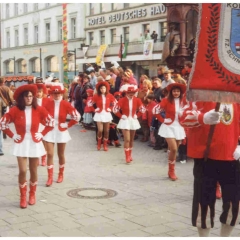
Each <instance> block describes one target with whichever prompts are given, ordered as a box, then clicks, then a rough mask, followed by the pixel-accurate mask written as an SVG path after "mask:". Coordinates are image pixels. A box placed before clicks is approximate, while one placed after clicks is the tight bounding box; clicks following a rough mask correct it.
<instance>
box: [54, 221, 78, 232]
mask: <svg viewBox="0 0 240 240" xmlns="http://www.w3.org/2000/svg"><path fill="white" fill-rule="evenodd" d="M53 225H54V226H57V227H58V228H60V229H64V230H68V229H74V228H79V227H81V225H80V224H78V223H76V222H74V221H68V220H66V221H65V220H61V222H57V223H53Z"/></svg>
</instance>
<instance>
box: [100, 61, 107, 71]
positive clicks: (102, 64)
mask: <svg viewBox="0 0 240 240" xmlns="http://www.w3.org/2000/svg"><path fill="white" fill-rule="evenodd" d="M101 68H102V69H106V66H105V63H104V62H103V61H102V62H101Z"/></svg>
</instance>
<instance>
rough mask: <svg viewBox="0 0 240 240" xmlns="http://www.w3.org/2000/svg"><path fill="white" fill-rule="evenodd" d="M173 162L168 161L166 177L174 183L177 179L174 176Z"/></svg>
mask: <svg viewBox="0 0 240 240" xmlns="http://www.w3.org/2000/svg"><path fill="white" fill-rule="evenodd" d="M175 162H176V161H175V160H172V161H171V160H168V167H169V168H168V177H169V178H170V179H171V180H172V181H176V180H177V179H178V178H177V176H176V175H175Z"/></svg>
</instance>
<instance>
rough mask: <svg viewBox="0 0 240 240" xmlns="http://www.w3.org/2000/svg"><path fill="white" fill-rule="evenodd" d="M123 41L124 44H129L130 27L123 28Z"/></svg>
mask: <svg viewBox="0 0 240 240" xmlns="http://www.w3.org/2000/svg"><path fill="white" fill-rule="evenodd" d="M123 34H124V36H123V41H124V42H129V27H124V28H123Z"/></svg>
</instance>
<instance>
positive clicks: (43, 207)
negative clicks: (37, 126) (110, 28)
mask: <svg viewBox="0 0 240 240" xmlns="http://www.w3.org/2000/svg"><path fill="white" fill-rule="evenodd" d="M81 130H82V128H81V126H80V125H77V126H74V127H72V128H71V129H70V133H71V136H72V141H70V142H69V143H68V145H67V149H66V168H65V169H66V170H65V178H64V181H63V183H61V184H58V183H56V179H57V174H58V161H57V156H56V155H55V160H54V161H55V167H54V183H53V185H52V187H49V188H47V187H45V182H46V180H47V170H46V167H42V166H40V167H39V169H38V173H39V181H38V183H39V185H38V189H37V203H36V205H34V206H28V208H27V209H20V208H19V190H18V183H17V176H18V168H17V162H16V159H15V157H13V156H11V155H10V148H11V146H12V140H11V139H9V138H8V139H7V140H4V148H3V150H4V153H5V155H4V156H1V157H0V164H1V168H0V176H1V177H0V236H2V237H27V236H33V237H37V236H42V237H44V236H51V237H57V236H63V237H67V236H72V237H88V236H94V237H95V236H97V237H110V236H115V237H116V236H119V237H154V236H160V237H197V236H198V235H197V230H196V228H194V227H192V226H191V219H190V217H191V200H192V185H193V176H192V167H193V162H192V161H191V160H190V161H188V162H187V164H181V163H177V164H176V173H177V176H178V178H179V180H178V181H176V182H172V181H170V180H169V179H168V178H167V160H166V159H167V158H166V153H165V152H164V151H163V150H161V151H154V150H153V149H152V148H150V147H148V146H147V144H146V143H141V142H140V141H139V140H136V141H135V148H134V150H133V157H134V160H133V163H132V164H131V165H126V164H125V163H124V153H123V148H122V147H121V148H115V147H110V149H109V151H108V152H104V151H103V150H101V151H97V150H96V145H95V135H94V134H95V133H94V132H93V131H86V132H81ZM55 154H56V151H55ZM76 188H106V189H112V190H115V191H116V192H117V193H118V194H117V196H115V197H113V198H108V199H78V198H71V197H69V196H68V195H67V192H68V191H69V190H72V189H76ZM90 194H92V193H90ZM220 210H221V201H219V200H218V201H217V203H216V223H215V228H214V229H213V230H212V232H211V236H212V237H217V236H219V232H220V229H219V228H220V223H219V215H220ZM232 236H240V226H239V225H238V226H237V227H236V228H235V229H234V231H233V233H232Z"/></svg>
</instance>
